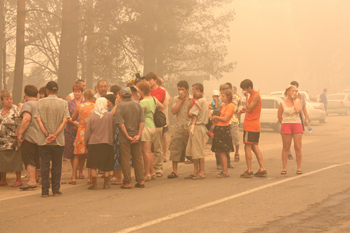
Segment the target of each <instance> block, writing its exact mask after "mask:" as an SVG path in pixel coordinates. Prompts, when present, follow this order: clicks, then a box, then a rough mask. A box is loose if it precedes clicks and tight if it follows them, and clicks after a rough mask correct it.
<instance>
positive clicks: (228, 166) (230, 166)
mask: <svg viewBox="0 0 350 233" xmlns="http://www.w3.org/2000/svg"><path fill="white" fill-rule="evenodd" d="M227 168H235V167H234V166H232V165H231V164H229V165H227Z"/></svg>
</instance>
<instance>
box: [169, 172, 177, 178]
mask: <svg viewBox="0 0 350 233" xmlns="http://www.w3.org/2000/svg"><path fill="white" fill-rule="evenodd" d="M178 177H179V176H178V175H176V173H175V172H172V173H170V175H168V178H169V179H173V178H178Z"/></svg>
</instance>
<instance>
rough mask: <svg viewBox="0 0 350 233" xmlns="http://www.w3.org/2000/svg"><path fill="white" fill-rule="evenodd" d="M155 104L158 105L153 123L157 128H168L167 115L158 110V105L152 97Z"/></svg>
mask: <svg viewBox="0 0 350 233" xmlns="http://www.w3.org/2000/svg"><path fill="white" fill-rule="evenodd" d="M152 98H153V101H154V104H155V105H156V111H155V112H154V114H153V121H154V124H155V125H156V127H157V128H160V127H164V126H166V116H165V114H164V113H163V112H162V111H160V110H159V109H158V108H157V103H156V100H155V99H154V97H153V96H152Z"/></svg>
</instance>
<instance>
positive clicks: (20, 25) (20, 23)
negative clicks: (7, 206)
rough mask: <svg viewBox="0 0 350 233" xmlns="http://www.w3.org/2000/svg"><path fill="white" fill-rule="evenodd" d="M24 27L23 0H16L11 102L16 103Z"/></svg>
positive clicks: (21, 84) (21, 78)
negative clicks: (14, 60)
mask: <svg viewBox="0 0 350 233" xmlns="http://www.w3.org/2000/svg"><path fill="white" fill-rule="evenodd" d="M24 27H25V0H18V2H17V31H16V62H15V71H14V80H13V94H12V95H13V102H14V104H18V103H19V102H20V101H21V98H22V92H23V90H22V86H23V69H24V48H25V44H24Z"/></svg>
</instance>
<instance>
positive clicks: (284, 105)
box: [278, 85, 303, 175]
mask: <svg viewBox="0 0 350 233" xmlns="http://www.w3.org/2000/svg"><path fill="white" fill-rule="evenodd" d="M284 95H285V96H286V98H285V99H284V100H283V101H282V102H281V103H280V106H279V108H278V120H279V122H280V123H281V136H282V143H283V150H282V165H283V170H282V172H281V174H282V175H285V174H287V161H288V154H289V151H290V145H291V143H292V139H293V141H294V150H295V154H296V160H297V174H298V175H300V174H302V172H301V158H302V154H301V138H302V135H303V126H302V124H301V118H300V112H301V111H302V105H301V101H300V99H299V95H298V90H297V88H296V86H293V85H289V86H287V87H286V90H285V92H284Z"/></svg>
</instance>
